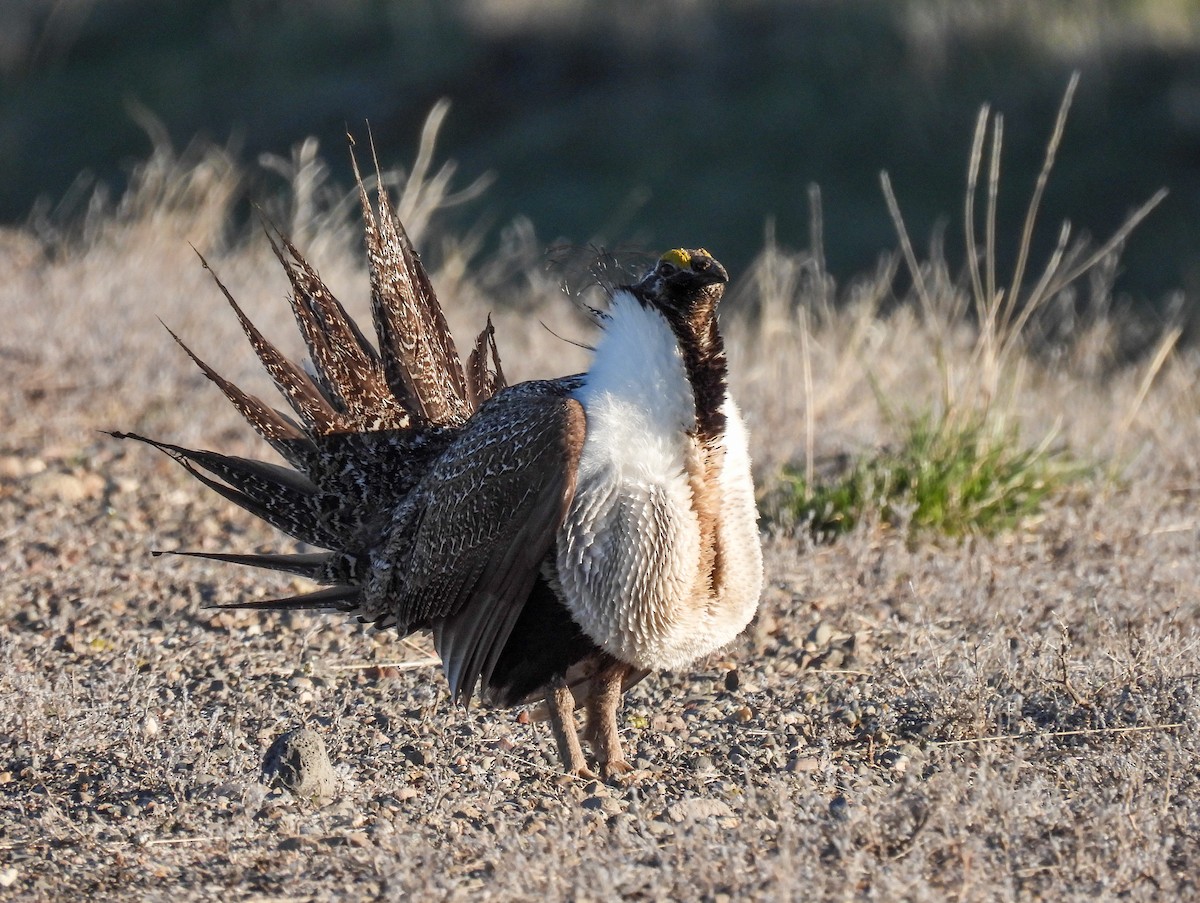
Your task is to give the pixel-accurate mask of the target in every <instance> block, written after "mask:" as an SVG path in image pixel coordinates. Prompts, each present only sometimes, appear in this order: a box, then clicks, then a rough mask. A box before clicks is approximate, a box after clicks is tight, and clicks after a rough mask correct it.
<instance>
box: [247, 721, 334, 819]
mask: <svg viewBox="0 0 1200 903" xmlns="http://www.w3.org/2000/svg"><path fill="white" fill-rule="evenodd" d="M263 775H264V776H265V777H266V778H267V779H268V782H269V783H270V784H271V785H272V786H276V785H278V786H281V787H283V788H285V789H287V790H289V791H291V793H292V794H293V795H294V796H296V797H298V798H300V799H306V800H311V801H313V802H318V801H322V800H327V799H329V798H331V797H332V796H333V795H334V794H335V793H336V792H337V788H338V778H337V775H336V774H334V772H333V766H332V765H330V763H329V753H328V752H327V751H326V749H325V741H324V740H322V739H321V735H320V734H318V733H317V732H316V731H312V730H308V729H307V728H300V729H297V730H291V731H288V732H287V733H285V734H282V735H280V737H279V738H278V739H277V740H276V741H275V742H274V743H272V744H271V748H270V749H268V750H267V754H266V756H264V757H263Z"/></svg>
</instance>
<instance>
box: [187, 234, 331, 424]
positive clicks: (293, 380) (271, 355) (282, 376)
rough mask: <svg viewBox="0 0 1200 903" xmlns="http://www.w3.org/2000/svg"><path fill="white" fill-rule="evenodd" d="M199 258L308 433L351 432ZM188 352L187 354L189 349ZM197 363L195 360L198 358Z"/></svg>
mask: <svg viewBox="0 0 1200 903" xmlns="http://www.w3.org/2000/svg"><path fill="white" fill-rule="evenodd" d="M196 256H197V257H199V258H200V263H201V264H203V266H204V268H205V269H206V270H208V272H209V273H210V274H211V275H212V278H213V281H214V282H215V283H216V284H217V288H219V289H220V290H221V294H223V295H224V296H225V300H226V301H228V302H229V306H230V307H232V308H233V312H234V313H235V314H236V315H237V318H238V322H239V323H241V325H242V331H243V332H245V333H246V338H247V339H249V340H250V344H251V346H252V347H253V348H254V352H255V354H257V355H258V359H259V360H260V361H261V362H262V365H263V368H264V369H265V370H266V371H267V373H268V374H270V376H271V379H272V380H273V381H274V383H275V386H276V388H278V389H279V392H280V394H281V395H283V397H284V398H286V399H287V400H288V403H289V404H290V405H291V406H292V410H294V411H295V412H296V414H297V415H298V416H299V417H300V419H301V420H302V421H303V422H304V425H305V427H306V428H307V429H308V431H309V432H311V433H314V434H316V435H326V434H328V433H337V432H347V431H348V430H349V429H350V425H349V424H348V423H347V422H346V420H345V418H344V417H343V416H342V415H341V414H340V413H338V412H337V411H336V410H334V408H333V405H332V404H330V402H329V399H328V398H326V397H325V395H324V394H322V392H321V390H320V389H319V388H317V386H316V384H315V383H314V382H313V381H312V377H310V376H309V375H308V374H307V373H305V372H304V370H303V369H301V368H300V367H298V366H296V365H295V364H294V363H292V362H291V361H289V360H288V359H287V358H286V357H284V355H283V354H282V353H281V352H280V351H279V349H278V348H276V347H275V346H274V345H273V344H271V343H270V342H268V341H267V339H266V337H265V336H263V334H262V333H261V332H260V331H259V330H258V328H257V327H256V326H255V325H254V324H253V323H252V322H250V318H249V317H247V316H246V314H245V312H244V311H243V310H242V308H241V307H240V306H239V305H238V303H237V301H235V300H234V298H233V295H232V294H231V293H230V291H229V289H227V288H226V287H225V284H224V283H223V282H221V279H220V277H219V276H217V274H216V271H215V270H213V268H212V267H211V266H209V263H208V261H207V260H205V259H204V255H203V254H201V253H200V252H199V251H197V252H196ZM176 341H178V339H176ZM181 344H182V343H181ZM184 350H187V349H186V346H185V348H184ZM190 353H191V352H189V354H190ZM193 359H195V358H194V356H193ZM210 378H211V377H210Z"/></svg>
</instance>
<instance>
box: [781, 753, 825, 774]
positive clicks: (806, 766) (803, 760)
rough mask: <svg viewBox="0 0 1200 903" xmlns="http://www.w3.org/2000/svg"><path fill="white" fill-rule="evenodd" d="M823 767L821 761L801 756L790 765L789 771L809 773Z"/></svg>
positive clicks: (813, 757)
mask: <svg viewBox="0 0 1200 903" xmlns="http://www.w3.org/2000/svg"><path fill="white" fill-rule="evenodd" d="M820 767H821V760H820V759H818V758H816V757H815V756H801V757H799V758H796V759H792V761H790V762H789V763H788V771H793V772H809V771H816V770H817V769H818V768H820Z"/></svg>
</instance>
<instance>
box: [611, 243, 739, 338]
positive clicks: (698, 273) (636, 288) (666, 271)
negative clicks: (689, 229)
mask: <svg viewBox="0 0 1200 903" xmlns="http://www.w3.org/2000/svg"><path fill="white" fill-rule="evenodd" d="M728 282H729V274H728V273H727V272H725V267H723V266H721V264H720V263H719V262H718V261H717V260H716V259H714V258H713V256H712V255H711V254H709V253H708V251H706V250H704V249H703V248H700V249H698V250H694V251H691V250H687V249H685V248H675V249H674V250H671V251H667V252H666V253H665V254H663V255H662V257H660V258H658V263H656V264H655V265H654V268H653V269H652V270H650V272H648V273H647V274H646V275H645V276H643V277H642V278H641V280H640V281H638V282H636V283H635V284H633V285H631V286H629V290H630V292H632V293H633V295H634V297H636V298H637V299H638V300H639V301H640V302H641V303H642V304H648V305H653V306H654V307H656V308H658V309H659V310H661V311H662V312H663V313H664V314H666V315H667V316H668V318H670V319H673V318H675V317H678V318H681V319H684V320H689V321H693V322H695V321H697V320H702V319H707V318H710V317H711V316H712V315H713V314H715V313H716V307H717V303H718V302H719V301H720V300H721V296H722V295H723V294H724V293H725V285H726V284H727V283H728ZM697 325H698V324H697Z"/></svg>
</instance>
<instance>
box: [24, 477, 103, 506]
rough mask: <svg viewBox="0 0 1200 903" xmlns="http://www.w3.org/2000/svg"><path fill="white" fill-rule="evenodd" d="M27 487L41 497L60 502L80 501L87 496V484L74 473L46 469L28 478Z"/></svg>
mask: <svg viewBox="0 0 1200 903" xmlns="http://www.w3.org/2000/svg"><path fill="white" fill-rule="evenodd" d="M29 489H30V491H31V492H32V493H33V494H34V495H36V496H39V497H41V498H47V499H55V500H57V501H60V502H82V501H83V500H84V499H85V498H87V497H88V490H89V486H88V484H87V483H86V482H85V481H84V480H83V479H81V478H80V477H77V476H75V475H74V474H70V473H62V472H61V471H57V470H47V471H44V472H42V473H39V474H37V475H36V476H34V477H32V478H31V479H30V480H29Z"/></svg>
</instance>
